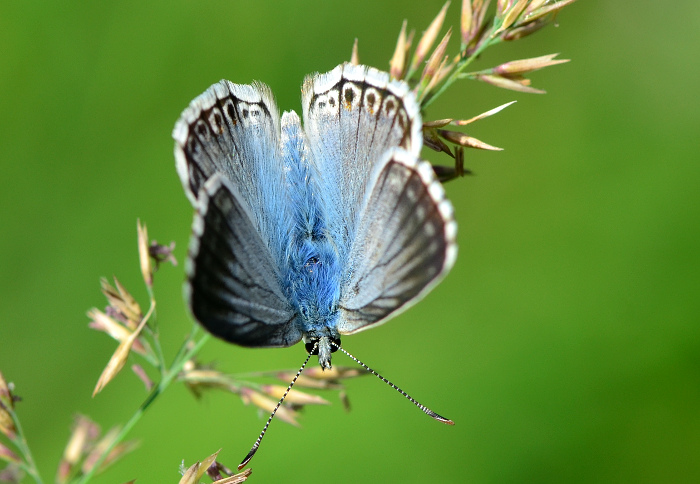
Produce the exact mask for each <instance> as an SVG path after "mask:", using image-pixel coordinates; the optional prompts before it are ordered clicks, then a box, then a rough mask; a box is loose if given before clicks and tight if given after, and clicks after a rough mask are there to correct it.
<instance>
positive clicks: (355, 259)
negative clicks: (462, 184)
mask: <svg viewBox="0 0 700 484" xmlns="http://www.w3.org/2000/svg"><path fill="white" fill-rule="evenodd" d="M302 109H303V127H302V123H301V120H300V119H299V116H298V115H297V114H296V113H294V112H285V113H284V114H282V116H281V119H280V115H279V111H278V110H277V107H276V105H275V101H274V99H273V96H272V93H271V91H270V89H269V88H268V87H267V86H266V85H264V84H261V83H253V84H252V85H241V84H233V83H231V82H229V81H221V82H219V83H217V84H214V85H213V86H212V87H210V88H209V89H208V90H207V91H206V92H204V93H203V94H202V95H200V96H199V97H197V98H196V99H195V100H194V101H192V103H191V104H190V106H189V107H188V108H187V109H185V111H184V112H183V113H182V115H181V117H180V119H179V121H178V122H177V124H176V125H175V129H174V131H173V137H174V139H175V159H176V166H177V171H178V174H179V176H180V179H181V181H182V184H183V187H184V189H185V193H186V195H187V197H188V198H189V200H190V202H191V203H192V205H193V206H194V207H195V209H196V215H195V219H194V223H193V229H192V232H193V235H192V240H191V242H190V247H189V257H188V263H187V267H186V273H187V282H186V284H185V293H186V299H187V301H188V303H189V306H190V308H191V311H192V313H193V315H194V317H195V318H196V319H197V321H199V323H200V324H201V325H202V326H204V327H205V328H206V329H207V330H208V331H210V332H211V333H212V334H214V335H215V336H217V337H219V338H222V339H224V340H226V341H229V342H232V343H236V344H238V345H242V346H248V347H287V346H291V345H294V344H296V343H298V342H299V341H301V340H303V341H304V343H305V345H306V350H307V352H309V354H318V360H319V363H320V365H321V367H322V368H324V369H327V368H330V367H331V354H332V353H333V352H335V351H337V350H338V349H341V350H342V348H341V346H340V338H341V335H349V334H353V333H357V332H359V331H363V330H365V329H369V328H372V327H374V326H377V325H379V324H382V323H384V322H385V321H387V320H388V319H390V318H392V317H393V316H396V315H397V314H398V313H400V312H401V311H403V310H405V309H406V308H408V307H409V306H411V305H412V304H414V303H415V302H417V301H418V300H419V299H420V298H421V297H423V296H424V295H425V294H426V293H427V292H428V291H430V290H431V289H432V288H433V287H434V286H435V285H436V284H437V283H438V282H439V281H440V280H442V278H443V277H444V276H445V275H446V274H447V272H448V271H449V270H450V269H451V268H452V266H453V264H454V261H455V258H456V255H457V246H456V243H455V238H456V232H457V226H456V223H455V221H454V217H453V209H452V205H451V204H450V202H449V201H448V200H447V199H446V198H445V193H444V190H443V188H442V186H441V184H440V183H439V181H438V180H437V179H436V177H435V175H434V172H433V169H432V166H431V165H430V164H429V163H428V162H426V161H422V160H421V159H420V151H421V147H422V144H423V136H422V121H421V116H420V108H419V105H418V103H417V102H416V99H415V97H414V95H413V94H412V92H411V91H410V89H409V87H408V85H407V84H406V83H404V82H401V81H396V80H390V78H389V75H388V74H386V73H384V72H380V71H378V70H376V69H373V68H369V67H365V66H357V65H350V64H343V65H340V66H338V67H336V68H335V69H333V70H332V71H330V72H328V73H325V74H315V75H312V76H309V77H307V78H306V80H305V81H304V84H303V87H302ZM343 351H344V350H343ZM307 361H308V359H307ZM363 366H364V365H363ZM302 368H303V367H302ZM392 386H393V385H392ZM402 393H403V392H402ZM409 398H410V397H409ZM411 400H412V401H413V399H411ZM414 403H416V404H417V405H419V406H420V407H421V408H422V409H423V410H424V411H426V409H425V408H424V407H423V406H422V405H420V404H418V403H417V402H415V401H414ZM426 413H428V411H426ZM435 415H437V414H435ZM435 415H433V416H435ZM438 417H439V416H438ZM440 418H441V419H443V421H446V422H448V423H451V421H449V420H447V419H444V418H443V417H440Z"/></svg>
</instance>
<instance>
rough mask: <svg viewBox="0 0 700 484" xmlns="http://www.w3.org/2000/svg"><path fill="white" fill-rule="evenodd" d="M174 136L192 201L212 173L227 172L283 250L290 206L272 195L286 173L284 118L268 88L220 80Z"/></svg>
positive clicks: (272, 243)
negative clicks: (282, 134)
mask: <svg viewBox="0 0 700 484" xmlns="http://www.w3.org/2000/svg"><path fill="white" fill-rule="evenodd" d="M173 137H174V138H175V159H176V167H177V171H178V174H179V175H180V179H181V181H182V184H183V186H184V188H185V193H186V194H187V196H188V198H189V199H190V201H191V202H192V204H193V205H195V206H196V200H197V196H198V193H199V192H200V189H201V188H202V186H203V185H204V183H206V181H207V180H208V179H209V178H211V177H212V176H213V175H214V174H216V173H219V174H221V175H223V176H225V177H226V178H228V179H229V180H230V181H231V183H232V185H234V186H235V187H236V188H237V189H238V191H239V193H240V195H241V198H242V200H243V201H244V203H246V204H247V205H248V207H249V208H250V209H251V213H252V215H253V219H252V221H253V223H254V224H255V227H256V228H257V229H258V230H259V231H260V232H261V234H262V237H263V240H264V241H265V243H266V244H267V245H269V247H270V250H271V251H272V252H273V253H275V254H277V253H280V252H281V251H282V250H283V247H282V244H283V241H282V235H281V234H280V227H283V226H284V220H286V219H289V209H290V208H289V205H288V203H287V201H286V200H285V198H284V197H280V196H274V195H277V194H278V193H280V192H283V190H284V186H285V176H284V166H283V165H284V161H283V159H282V156H281V154H280V150H279V145H280V117H279V112H278V110H277V106H276V104H275V102H274V98H273V96H272V93H271V92H270V89H269V88H268V87H267V86H266V85H264V84H261V83H254V84H252V85H244V84H234V83H232V82H229V81H221V82H218V83H216V84H214V85H213V86H211V87H210V88H209V89H208V90H207V91H205V92H204V93H203V94H202V95H200V96H199V97H197V98H196V99H195V100H194V101H192V102H191V103H190V106H189V107H188V108H187V109H186V110H185V111H184V112H183V113H182V115H181V116H180V120H179V121H178V122H177V124H176V125H175V129H174V130H173ZM273 194H274V195H273ZM275 262H276V263H277V262H279V261H278V260H275Z"/></svg>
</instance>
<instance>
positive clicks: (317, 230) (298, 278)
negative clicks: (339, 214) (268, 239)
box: [280, 124, 342, 351]
mask: <svg viewBox="0 0 700 484" xmlns="http://www.w3.org/2000/svg"><path fill="white" fill-rule="evenodd" d="M282 139H283V143H282V155H283V157H284V165H285V170H286V185H287V189H288V196H289V198H288V199H289V212H288V214H289V216H291V218H292V220H291V222H292V223H291V224H289V225H290V226H291V229H290V231H289V232H288V233H287V234H286V240H285V247H284V249H285V250H284V252H283V254H284V256H283V257H284V259H285V260H284V261H283V263H282V264H281V265H280V267H282V268H283V270H282V274H280V276H281V278H282V281H281V282H282V287H283V290H284V292H285V295H286V296H287V298H288V300H289V302H290V303H291V304H292V306H293V307H294V308H295V310H296V312H297V314H298V317H297V319H296V321H295V324H296V325H297V327H298V328H299V330H300V331H301V332H302V333H303V335H304V341H305V342H309V341H317V340H319V339H321V338H324V337H326V338H329V339H330V340H331V341H339V339H340V335H339V334H338V331H337V329H336V328H337V322H338V300H339V299H340V274H341V272H342V271H341V267H340V265H339V261H338V251H337V248H336V246H335V244H334V241H333V240H332V239H331V238H330V237H329V234H328V230H327V227H326V224H325V222H324V214H323V209H322V203H321V200H319V199H318V195H319V193H320V190H319V188H318V186H316V184H315V183H314V180H315V177H314V174H313V173H312V172H311V170H313V168H312V167H311V166H310V164H309V163H308V156H310V154H309V151H308V150H307V148H306V146H305V143H304V140H303V137H302V136H301V133H300V132H299V130H298V125H297V124H287V125H285V124H283V127H282ZM334 350H335V349H334V348H333V349H331V351H334Z"/></svg>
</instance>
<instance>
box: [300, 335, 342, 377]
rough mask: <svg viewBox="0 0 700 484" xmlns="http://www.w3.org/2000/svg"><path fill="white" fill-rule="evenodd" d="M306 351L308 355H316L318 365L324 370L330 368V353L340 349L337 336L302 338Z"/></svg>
mask: <svg viewBox="0 0 700 484" xmlns="http://www.w3.org/2000/svg"><path fill="white" fill-rule="evenodd" d="M304 345H305V347H306V351H307V352H308V353H309V354H310V355H318V363H319V365H321V368H322V369H324V370H327V369H330V368H331V353H335V352H336V351H338V348H340V336H339V335H337V334H336V335H334V336H333V335H324V336H306V337H304Z"/></svg>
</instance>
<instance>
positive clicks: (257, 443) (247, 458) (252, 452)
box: [238, 343, 318, 471]
mask: <svg viewBox="0 0 700 484" xmlns="http://www.w3.org/2000/svg"><path fill="white" fill-rule="evenodd" d="M316 346H318V343H317V344H316V345H315V346H314V349H313V350H312V351H311V353H313V352H314V351H316ZM311 353H309V356H307V357H306V360H304V364H303V365H301V368H299V371H297V374H296V375H294V378H293V379H292V382H291V383H290V384H289V386H288V387H287V391H285V392H284V395H282V398H280V401H279V402H277V406H276V407H275V408H274V410H273V411H272V413H271V414H270V418H268V419H267V422H265V426H264V427H263V429H262V432H260V435H258V439H257V440H256V441H255V443H254V444H253V447H252V448H251V449H250V452H248V455H246V456H245V459H243V462H241V463H240V464H239V465H238V470H239V471H240V470H241V469H243V468H244V467H245V466H246V465H248V462H250V459H252V458H253V456H254V455H255V453H256V452H257V451H258V447H260V442H261V441H262V439H263V437H265V432H267V428H268V427H269V426H270V422H272V419H273V418H274V417H275V414H276V413H277V410H278V409H279V408H280V406H281V405H282V402H284V399H285V398H287V394H288V393H289V391H290V390H291V389H292V387H293V386H294V384H295V383H296V381H297V378H299V375H301V372H302V371H304V368H305V367H306V364H307V363H308V362H309V358H311Z"/></svg>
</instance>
